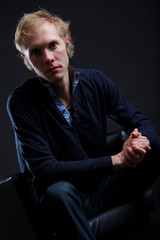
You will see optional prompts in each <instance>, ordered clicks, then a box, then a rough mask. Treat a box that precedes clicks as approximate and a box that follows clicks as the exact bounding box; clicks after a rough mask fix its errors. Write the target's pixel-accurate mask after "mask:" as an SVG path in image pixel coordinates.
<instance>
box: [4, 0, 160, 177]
mask: <svg viewBox="0 0 160 240" xmlns="http://www.w3.org/2000/svg"><path fill="white" fill-rule="evenodd" d="M158 2H159V1H158V0H157V1H156V0H132V1H131V0H121V1H120V0H119V1H118V0H117V1H115V0H112V1H108V0H105V1H103V0H102V1H100V0H99V1H93V0H92V1H87V0H86V1H84V0H81V1H73V0H72V1H69V0H67V1H62V0H58V1H51V0H44V1H43V0H39V1H38V0H27V1H18V0H17V1H16V0H15V1H14V0H6V1H5V0H1V6H0V10H1V11H0V12H1V13H0V31H1V35H0V36H1V37H0V41H1V43H0V53H1V58H0V76H1V87H0V91H1V93H0V121H1V122H0V126H1V130H0V135H1V136H0V156H1V157H0V176H4V175H8V174H11V173H13V172H15V171H17V170H18V169H19V168H18V162H17V155H16V148H15V143H14V135H13V130H12V127H11V123H10V120H9V117H8V114H7V111H6V101H7V97H8V95H9V93H10V91H11V90H12V89H13V88H14V87H16V86H17V85H19V84H20V83H21V82H22V81H24V80H25V79H27V78H29V77H32V76H33V75H34V74H33V73H31V72H30V71H29V70H27V68H26V67H25V66H24V64H23V61H22V60H21V59H20V58H19V57H18V53H17V51H16V49H15V47H14V44H13V42H14V33H15V29H16V25H17V23H18V20H19V19H20V18H21V17H22V16H23V13H29V12H33V11H37V10H38V9H39V8H45V9H47V10H48V11H50V12H52V13H55V14H57V15H59V16H61V17H62V18H63V19H64V20H70V22H71V32H72V37H73V39H74V43H75V55H74V57H73V58H72V59H71V61H70V65H73V66H76V67H84V68H97V69H99V70H101V71H103V72H104V73H106V74H107V75H108V76H109V77H110V78H111V79H112V80H113V81H114V82H115V83H116V84H117V86H118V88H119V89H120V91H121V92H122V93H123V94H124V95H125V96H126V98H127V99H128V100H129V101H130V102H131V103H132V104H134V105H135V106H136V107H137V108H139V109H140V110H141V111H142V113H143V114H145V115H147V116H148V118H149V119H150V120H151V121H152V122H153V123H154V125H155V127H156V129H157V131H158V134H160V125H159V120H160V113H159V110H160V101H159V99H160V98H159V94H160V93H159V87H160V84H159V75H160V70H159V64H160V58H159V55H160V48H159V44H160V41H159V40H160V39H159V38H160V33H159V24H160V17H159V11H160V7H159V3H158ZM116 128H117V127H115V126H114V125H113V124H112V123H109V129H108V131H109V132H111V131H113V130H115V129H116Z"/></svg>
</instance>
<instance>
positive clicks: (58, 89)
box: [52, 72, 71, 108]
mask: <svg viewBox="0 0 160 240" xmlns="http://www.w3.org/2000/svg"><path fill="white" fill-rule="evenodd" d="M52 87H53V89H54V91H55V93H56V95H57V96H58V97H59V98H60V99H61V101H62V102H63V104H64V105H65V107H66V108H68V107H69V106H70V105H71V91H70V81H69V74H68V72H67V74H66V77H65V78H64V79H61V80H59V81H57V82H56V84H54V85H52Z"/></svg>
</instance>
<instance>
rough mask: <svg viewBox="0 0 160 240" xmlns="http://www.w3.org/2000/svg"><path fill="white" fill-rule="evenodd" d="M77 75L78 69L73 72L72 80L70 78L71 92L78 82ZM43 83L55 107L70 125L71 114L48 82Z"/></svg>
mask: <svg viewBox="0 0 160 240" xmlns="http://www.w3.org/2000/svg"><path fill="white" fill-rule="evenodd" d="M79 75H80V73H79V72H78V71H75V72H74V76H73V80H72V93H73V92H74V90H75V88H76V86H77V84H78V82H79ZM43 84H44V86H45V87H46V89H47V90H48V92H49V94H50V96H51V97H52V99H53V101H54V102H55V104H56V107H57V108H58V110H59V111H60V112H61V114H62V115H63V117H64V118H65V119H66V121H67V122H68V124H69V125H70V126H72V116H71V114H70V112H69V109H67V108H66V107H65V106H64V104H63V102H62V101H61V99H60V98H59V97H58V96H57V95H56V93H55V91H54V90H53V88H52V87H51V85H50V83H48V82H45V83H43ZM70 107H71V106H70Z"/></svg>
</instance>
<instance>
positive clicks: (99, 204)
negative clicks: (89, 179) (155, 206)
mask: <svg viewBox="0 0 160 240" xmlns="http://www.w3.org/2000/svg"><path fill="white" fill-rule="evenodd" d="M158 176H160V159H159V158H155V157H153V155H152V154H150V155H148V156H147V157H146V158H145V159H144V160H143V162H141V163H140V164H139V165H138V166H137V167H136V168H134V169H131V168H124V169H120V170H118V171H115V172H112V173H111V174H107V175H106V176H103V177H102V178H101V182H100V184H99V186H98V187H96V189H95V190H94V191H91V192H90V191H88V192H86V191H84V192H83V191H79V190H78V188H77V187H75V186H74V184H72V183H70V182H67V181H60V182H57V183H54V184H52V185H51V186H49V187H48V188H47V189H46V192H45V194H44V196H43V197H42V200H41V204H42V206H43V209H44V210H45V213H46V221H47V225H48V224H49V225H48V227H49V229H50V230H51V231H53V232H54V231H55V232H58V233H59V235H61V236H62V238H61V239H63V240H95V239H96V236H94V234H93V232H92V230H91V228H90V226H89V224H88V219H89V218H90V217H93V216H95V215H96V214H98V213H100V212H103V211H104V210H107V209H110V208H112V207H114V206H118V205H122V204H123V203H127V202H129V201H133V200H136V198H139V197H140V196H141V195H142V194H143V193H144V191H145V190H147V189H148V188H149V187H150V186H151V185H152V183H153V182H154V181H155V180H156V178H157V177H158Z"/></svg>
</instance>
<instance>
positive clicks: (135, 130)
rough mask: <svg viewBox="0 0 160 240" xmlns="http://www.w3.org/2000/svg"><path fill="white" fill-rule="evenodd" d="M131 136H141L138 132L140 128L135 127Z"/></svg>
mask: <svg viewBox="0 0 160 240" xmlns="http://www.w3.org/2000/svg"><path fill="white" fill-rule="evenodd" d="M130 136H131V137H132V138H136V137H138V136H140V133H139V132H138V129H137V128H135V129H134V130H133V132H131V134H130Z"/></svg>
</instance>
